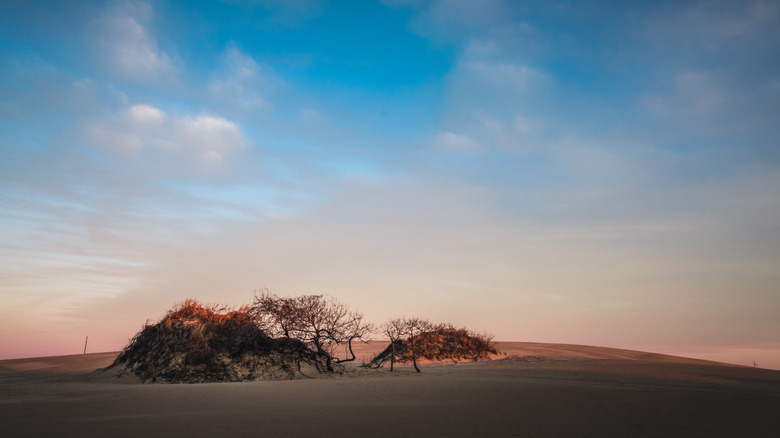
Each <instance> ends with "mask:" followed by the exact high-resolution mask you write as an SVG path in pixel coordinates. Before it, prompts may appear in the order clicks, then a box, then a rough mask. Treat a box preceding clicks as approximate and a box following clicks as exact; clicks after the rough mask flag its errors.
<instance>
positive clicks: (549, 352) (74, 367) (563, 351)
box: [0, 341, 738, 373]
mask: <svg viewBox="0 0 780 438" xmlns="http://www.w3.org/2000/svg"><path fill="white" fill-rule="evenodd" d="M388 343H389V341H372V342H369V343H368V344H357V345H356V346H355V354H356V355H357V357H358V361H363V362H367V361H369V360H371V359H372V358H373V357H374V355H376V354H377V353H379V352H381V351H382V350H383V349H384V348H385V347H387V345H388ZM496 348H497V349H498V351H499V352H501V353H505V354H507V355H508V356H533V357H542V358H550V359H614V360H632V361H646V362H664V363H687V364H700V365H705V364H710V365H729V364H722V363H718V362H712V361H706V360H701V359H692V358H686V357H679V356H670V355H666V354H658V353H648V352H643V351H634V350H623V349H618V348H608V347H597V346H589V345H573V344H551V343H539V342H496ZM116 355H117V353H114V352H111V353H91V354H86V355H81V354H78V355H70V356H51V357H38V358H29V359H9V360H2V361H0V372H14V371H27V372H44V373H87V372H90V371H94V370H96V369H98V368H103V367H106V366H108V365H110V364H111V362H113V360H114V359H115V358H116ZM730 366H738V365H730Z"/></svg>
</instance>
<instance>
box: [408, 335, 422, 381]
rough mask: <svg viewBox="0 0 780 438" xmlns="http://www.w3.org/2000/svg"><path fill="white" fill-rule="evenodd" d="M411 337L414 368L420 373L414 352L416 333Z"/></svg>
mask: <svg viewBox="0 0 780 438" xmlns="http://www.w3.org/2000/svg"><path fill="white" fill-rule="evenodd" d="M409 339H410V340H411V341H412V363H413V364H414V369H415V370H417V372H418V373H419V372H420V368H418V367H417V357H416V356H415V353H414V335H412V336H410V337H409Z"/></svg>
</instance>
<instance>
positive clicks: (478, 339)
mask: <svg viewBox="0 0 780 438" xmlns="http://www.w3.org/2000/svg"><path fill="white" fill-rule="evenodd" d="M392 347H393V346H392V344H391V345H389V346H388V347H387V348H386V349H385V350H384V351H382V352H381V353H379V354H378V355H377V356H376V357H375V358H374V359H373V360H372V361H371V362H370V363H369V365H370V366H372V367H379V366H381V365H382V364H383V363H384V362H385V361H389V360H390V356H392V354H393V353H392V351H393V348H392ZM414 348H415V355H416V356H417V359H418V360H419V359H425V360H431V361H449V360H472V361H477V360H482V359H487V358H489V357H490V355H492V354H497V351H496V349H495V347H494V346H493V342H492V338H491V337H490V336H487V335H483V334H477V333H472V332H471V331H469V330H467V329H466V328H455V327H453V326H452V325H450V324H439V325H436V326H434V327H433V328H431V329H429V330H425V331H423V332H421V333H419V334H417V335H415V337H414ZM395 360H396V361H398V362H411V361H412V347H411V339H410V338H406V339H399V340H397V341H395Z"/></svg>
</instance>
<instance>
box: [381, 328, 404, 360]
mask: <svg viewBox="0 0 780 438" xmlns="http://www.w3.org/2000/svg"><path fill="white" fill-rule="evenodd" d="M382 329H383V330H384V332H385V334H386V335H387V337H388V338H390V348H391V354H390V371H393V366H394V365H395V345H396V343H398V341H399V340H401V338H402V337H403V335H404V333H405V330H404V320H403V319H401V318H395V319H391V320H389V321H387V322H386V323H385V324H384V325H383V326H382Z"/></svg>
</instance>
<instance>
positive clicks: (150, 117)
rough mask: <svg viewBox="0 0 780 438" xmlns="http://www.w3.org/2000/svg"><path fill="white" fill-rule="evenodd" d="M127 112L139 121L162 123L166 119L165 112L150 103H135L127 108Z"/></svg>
mask: <svg viewBox="0 0 780 438" xmlns="http://www.w3.org/2000/svg"><path fill="white" fill-rule="evenodd" d="M127 113H128V115H129V116H130V118H131V119H132V120H134V121H136V122H139V123H161V122H163V121H164V120H165V113H164V112H162V110H160V109H159V108H155V107H153V106H150V105H144V104H138V105H133V106H131V107H130V108H128V109H127Z"/></svg>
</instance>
